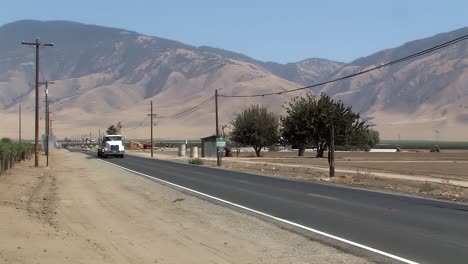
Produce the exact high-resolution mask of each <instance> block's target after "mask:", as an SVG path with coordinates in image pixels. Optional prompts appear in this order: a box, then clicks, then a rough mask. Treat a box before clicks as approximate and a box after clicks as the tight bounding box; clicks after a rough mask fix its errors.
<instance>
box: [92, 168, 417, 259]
mask: <svg viewBox="0 0 468 264" xmlns="http://www.w3.org/2000/svg"><path fill="white" fill-rule="evenodd" d="M99 160H100V161H102V162H105V163H108V164H111V165H113V166H116V167H118V168H121V169H123V170H126V171H129V172H132V173H135V174H138V175H141V176H143V177H146V178H150V179H153V180H156V181H159V182H163V183H165V184H168V185H171V186H175V187H177V188H180V189H183V190H187V191H190V192H193V193H196V194H199V195H201V196H205V197H208V198H210V199H213V200H216V201H219V202H222V203H225V204H229V205H232V206H235V207H237V208H241V209H243V210H246V211H249V212H252V213H255V214H258V215H261V216H264V217H268V218H271V219H274V220H276V221H279V222H282V223H285V224H288V225H292V226H295V227H298V228H301V229H304V230H307V231H310V232H313V233H316V234H319V235H322V236H325V237H328V238H332V239H335V240H338V241H340V242H343V243H346V244H350V245H353V246H355V247H359V248H362V249H365V250H368V251H371V252H374V253H377V254H380V255H383V256H386V257H389V258H392V259H395V260H398V261H401V262H404V263H408V264H418V262H414V261H412V260H409V259H405V258H402V257H399V256H396V255H393V254H390V253H387V252H385V251H382V250H378V249H375V248H372V247H369V246H366V245H363V244H359V243H356V242H353V241H351V240H348V239H345V238H341V237H338V236H334V235H332V234H328V233H325V232H322V231H320V230H316V229H313V228H310V227H307V226H304V225H301V224H298V223H294V222H291V221H289V220H286V219H283V218H279V217H276V216H273V215H269V214H267V213H263V212H260V211H257V210H254V209H251V208H248V207H245V206H243V205H240V204H236V203H233V202H229V201H226V200H223V199H221V198H218V197H215V196H211V195H209V194H206V193H202V192H199V191H196V190H192V189H190V188H187V187H184V186H181V185H178V184H175V183H172V182H168V181H165V180H161V179H158V178H156V177H154V176H150V175H147V174H144V173H141V172H138V171H134V170H131V169H128V168H125V167H122V166H119V165H117V164H114V163H112V162H108V161H104V160H101V159H99Z"/></svg>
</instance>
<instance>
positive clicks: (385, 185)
mask: <svg viewBox="0 0 468 264" xmlns="http://www.w3.org/2000/svg"><path fill="white" fill-rule="evenodd" d="M128 154H131V155H137V156H141V157H149V153H148V152H145V151H129V152H128ZM275 154H280V155H283V157H278V158H273V157H271V156H268V155H272V154H271V153H265V155H267V156H266V157H264V158H256V157H245V156H243V157H239V158H237V157H230V158H223V164H222V167H223V168H225V169H229V170H235V171H242V172H249V173H255V174H258V175H265V176H273V177H279V178H287V179H295V180H303V181H315V182H330V183H335V184H341V185H347V186H353V187H360V188H366V189H373V190H382V191H388V192H394V193H402V194H410V195H418V196H423V197H429V198H437V199H443V200H450V201H458V202H468V178H467V176H466V175H465V176H462V174H463V173H461V172H459V170H460V167H463V168H464V167H466V171H468V164H467V163H466V162H467V158H468V155H466V154H467V153H466V152H460V153H459V152H454V153H449V154H445V155H438V156H435V155H431V154H432V153H430V154H427V153H403V155H400V156H396V155H393V156H392V155H391V154H388V153H375V154H377V155H375V154H374V155H373V154H372V153H358V152H356V153H339V155H338V159H337V162H336V164H337V165H336V169H335V172H336V173H335V177H333V178H329V177H328V167H327V166H328V162H327V160H326V159H316V158H313V157H310V156H309V157H303V158H298V157H285V156H286V154H285V153H275ZM380 154H383V155H380ZM420 154H422V155H420ZM438 154H439V153H438ZM289 155H291V154H289ZM395 157H398V158H395ZM154 158H157V159H166V160H174V161H180V162H187V161H188V159H189V158H188V157H177V156H176V155H175V154H174V153H168V152H155V154H154ZM203 160H204V165H205V166H211V167H215V166H216V159H213V158H204V159H203ZM352 162H356V163H358V164H359V165H356V167H352V166H351V167H350V165H348V164H347V163H352ZM376 163H381V164H382V165H380V166H377V165H376ZM402 164H406V166H407V167H405V166H403V165H402ZM426 166H427V167H430V166H438V167H439V169H440V168H442V167H443V168H445V170H446V171H447V173H445V174H442V173H424V174H418V173H417V172H418V171H419V170H422V169H423V168H424V167H426ZM389 168H392V169H393V170H390V169H389ZM426 170H427V169H426ZM429 170H430V169H429ZM454 174H456V176H453V175H454Z"/></svg>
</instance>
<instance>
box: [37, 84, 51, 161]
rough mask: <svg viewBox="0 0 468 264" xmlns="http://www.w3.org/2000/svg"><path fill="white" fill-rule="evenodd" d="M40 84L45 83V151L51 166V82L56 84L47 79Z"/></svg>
mask: <svg viewBox="0 0 468 264" xmlns="http://www.w3.org/2000/svg"><path fill="white" fill-rule="evenodd" d="M39 84H40V85H42V84H45V101H44V102H45V110H44V112H45V113H44V136H45V144H44V151H45V154H46V157H47V160H46V166H49V134H50V129H49V123H50V122H49V84H55V82H50V81H45V82H40V83H39Z"/></svg>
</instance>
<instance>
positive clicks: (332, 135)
mask: <svg viewBox="0 0 468 264" xmlns="http://www.w3.org/2000/svg"><path fill="white" fill-rule="evenodd" d="M328 163H329V165H330V177H333V176H335V128H334V127H333V124H332V125H331V128H330V146H329V151H328Z"/></svg>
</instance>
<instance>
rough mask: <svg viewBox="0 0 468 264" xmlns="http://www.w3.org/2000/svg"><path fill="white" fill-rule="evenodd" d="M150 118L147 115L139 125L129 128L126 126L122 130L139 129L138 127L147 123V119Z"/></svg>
mask: <svg viewBox="0 0 468 264" xmlns="http://www.w3.org/2000/svg"><path fill="white" fill-rule="evenodd" d="M148 118H149V117H148V116H147V117H145V118H144V119H143V120H142V121H141V122H140V124H139V125H137V126H136V127H133V128H127V129H126V128H122V130H123V131H132V130H135V129H137V128H140V127H142V126H143V125H144V124H145V121H146V120H148Z"/></svg>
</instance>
